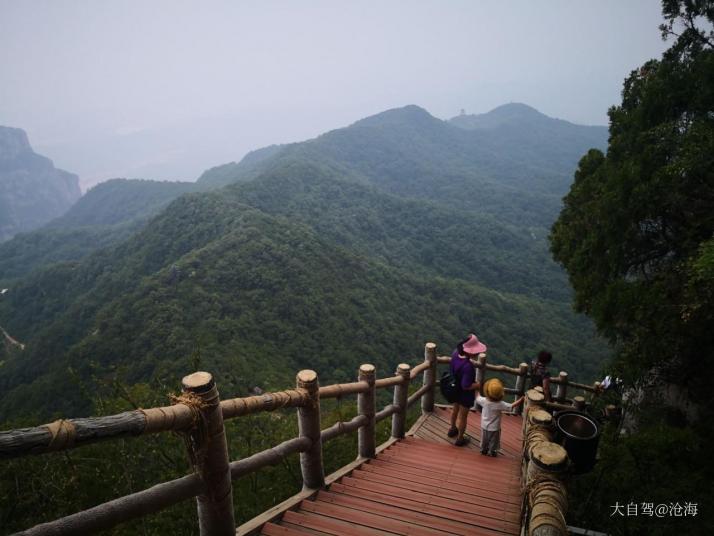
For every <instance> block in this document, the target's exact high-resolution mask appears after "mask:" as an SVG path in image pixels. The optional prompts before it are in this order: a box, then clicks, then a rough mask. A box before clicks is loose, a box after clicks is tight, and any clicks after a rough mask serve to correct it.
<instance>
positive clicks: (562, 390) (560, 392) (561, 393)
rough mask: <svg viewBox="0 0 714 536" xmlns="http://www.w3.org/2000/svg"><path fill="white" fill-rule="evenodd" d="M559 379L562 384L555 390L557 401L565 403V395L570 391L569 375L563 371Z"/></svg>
mask: <svg viewBox="0 0 714 536" xmlns="http://www.w3.org/2000/svg"><path fill="white" fill-rule="evenodd" d="M559 379H560V383H559V384H558V388H557V389H556V390H555V399H556V400H557V401H558V402H564V401H565V395H566V393H567V391H568V373H567V372H565V371H564V370H561V371H560V375H559Z"/></svg>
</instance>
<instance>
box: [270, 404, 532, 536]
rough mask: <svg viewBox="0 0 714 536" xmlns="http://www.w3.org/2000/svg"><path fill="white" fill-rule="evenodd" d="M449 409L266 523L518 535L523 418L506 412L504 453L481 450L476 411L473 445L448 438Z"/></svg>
mask: <svg viewBox="0 0 714 536" xmlns="http://www.w3.org/2000/svg"><path fill="white" fill-rule="evenodd" d="M450 415H451V409H450V408H444V407H437V408H435V410H434V413H433V414H431V415H429V416H428V417H427V418H426V419H423V420H422V421H421V422H420V423H418V425H416V426H415V427H414V428H413V429H412V430H411V431H410V435H408V436H407V437H406V438H405V439H403V440H401V441H398V442H396V443H394V444H393V445H391V446H390V447H389V448H387V449H385V450H383V451H382V452H381V453H379V454H378V455H377V457H376V458H375V459H373V460H368V461H366V462H365V463H363V464H362V465H360V466H359V467H357V468H356V469H354V470H353V471H352V472H351V473H350V474H349V475H346V476H343V477H342V478H341V479H339V480H338V481H336V482H334V483H333V484H331V485H330V486H329V487H328V489H325V490H321V491H319V492H318V493H317V495H315V496H314V497H313V498H312V499H310V500H304V501H302V502H301V503H300V504H299V505H298V508H297V509H296V510H294V511H293V510H290V511H287V512H285V513H284V514H283V516H282V518H281V519H279V520H276V521H274V522H272V523H266V524H265V525H263V528H262V532H261V534H265V535H268V536H272V535H286V536H290V535H295V536H298V535H304V534H318V535H328V534H329V535H333V536H351V535H374V534H381V535H394V534H401V535H415V536H416V535H432V534H461V535H475V536H479V535H490V536H504V535H507V534H511V535H518V534H520V529H521V504H522V500H523V494H522V491H521V483H520V474H521V473H520V471H521V465H520V464H521V440H522V432H521V422H522V421H521V418H520V417H516V416H506V415H504V416H503V419H502V432H501V455H499V456H498V457H496V458H492V457H490V456H482V455H481V454H480V453H479V452H478V450H479V438H480V436H481V430H480V421H481V414H480V413H477V412H473V411H472V412H471V413H470V414H469V419H468V427H467V434H469V435H470V436H471V442H470V443H469V444H468V445H467V446H465V447H455V446H454V445H453V439H450V438H448V437H447V436H446V431H447V430H448V427H449V417H450Z"/></svg>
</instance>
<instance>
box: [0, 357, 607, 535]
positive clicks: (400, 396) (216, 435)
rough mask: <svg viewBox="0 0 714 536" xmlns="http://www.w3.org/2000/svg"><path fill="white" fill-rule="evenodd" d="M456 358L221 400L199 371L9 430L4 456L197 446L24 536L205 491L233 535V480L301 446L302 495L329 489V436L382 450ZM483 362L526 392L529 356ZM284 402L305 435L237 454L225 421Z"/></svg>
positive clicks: (212, 517)
mask: <svg viewBox="0 0 714 536" xmlns="http://www.w3.org/2000/svg"><path fill="white" fill-rule="evenodd" d="M450 360H451V358H450V357H448V356H440V357H437V355H436V345H435V344H433V343H427V344H426V345H425V349H424V361H423V362H422V363H420V364H418V365H416V366H415V367H413V368H412V367H410V365H408V364H405V363H402V364H400V365H399V366H398V367H397V370H396V372H395V375H394V376H391V377H387V378H381V379H377V378H376V370H375V367H374V366H373V365H370V364H365V365H362V366H360V367H359V373H358V381H356V382H352V383H343V384H335V385H328V386H322V387H321V386H320V385H319V381H318V377H317V374H316V373H315V372H314V371H312V370H302V371H300V372H299V373H298V374H297V378H296V386H295V389H289V390H285V391H280V392H276V393H265V394H262V395H259V396H249V397H242V398H233V399H229V400H220V399H219V396H218V390H217V386H216V384H215V381H214V379H213V377H212V376H211V374H209V373H207V372H196V373H194V374H191V375H189V376H186V377H185V378H183V381H182V386H183V389H182V394H181V396H179V397H176V398H175V400H174V402H175V403H174V404H173V405H171V406H165V407H159V408H150V409H139V410H135V411H128V412H124V413H120V414H117V415H111V416H106V417H92V418H83V419H66V420H65V419H61V420H58V421H55V422H53V423H50V424H46V425H43V426H38V427H35V428H23V429H18V430H10V431H5V432H0V459H3V458H4V459H7V458H13V457H19V456H26V455H30V454H41V453H45V452H52V451H61V450H67V449H72V448H76V447H80V446H82V445H86V444H90V443H95V442H98V441H106V440H113V439H117V438H124V437H129V436H139V435H144V434H153V433H159V432H167V431H174V432H181V433H182V434H185V436H186V437H187V445H188V454H189V457H190V459H191V462H192V465H193V469H194V472H193V473H192V474H190V475H187V476H184V477H181V478H177V479H175V480H171V481H169V482H163V483H161V484H157V485H155V486H153V487H151V488H149V489H146V490H143V491H140V492H137V493H133V494H131V495H127V496H124V497H120V498H118V499H114V500H112V501H109V502H106V503H104V504H100V505H98V506H95V507H93V508H90V509H88V510H83V511H81V512H77V513H75V514H72V515H69V516H67V517H63V518H61V519H57V520H55V521H51V522H48V523H43V524H40V525H37V526H35V527H33V528H31V529H28V530H26V531H24V532H22V533H20V534H24V535H39V534H53V535H54V534H57V535H59V534H87V533H92V532H97V531H100V530H105V529H108V528H111V527H114V526H116V525H118V524H120V523H122V522H125V521H128V520H131V519H134V518H137V517H141V516H145V515H148V514H151V513H154V512H157V511H159V510H162V509H164V508H167V507H169V506H171V505H173V504H176V503H178V502H181V501H184V500H186V499H190V498H192V497H196V501H197V510H198V520H199V527H200V531H201V534H202V535H208V534H210V535H223V534H226V535H228V534H231V535H233V534H235V533H236V527H235V519H234V514H233V495H232V485H231V481H232V480H235V479H238V478H240V477H243V476H245V475H248V474H250V473H253V472H255V471H258V470H259V469H261V468H263V467H266V466H269V465H275V464H278V463H280V462H281V461H282V460H283V459H284V458H285V457H287V456H289V455H291V454H294V453H300V468H301V473H302V480H303V492H302V494H299V495H300V496H304V495H305V493H310V492H312V490H317V489H319V488H321V487H323V486H324V485H325V482H326V480H325V474H324V465H323V460H322V446H323V444H324V443H325V442H327V441H331V440H333V439H335V438H336V437H339V436H342V435H345V434H349V433H352V432H354V431H357V434H358V458H357V461H361V460H364V459H367V458H372V457H374V456H375V453H376V452H378V451H379V450H381V449H382V448H385V447H386V446H387V443H391V442H394V441H396V440H397V439H399V438H402V437H404V434H405V427H406V414H407V409H408V408H410V407H411V406H413V405H414V404H415V403H416V402H417V401H419V400H421V410H422V413H423V414H428V413H431V412H432V411H433V409H434V396H435V388H434V387H435V385H436V378H437V373H436V368H437V365H438V364H439V363H449V362H450ZM474 364H475V365H476V367H477V379H478V380H479V381H481V382H483V380H484V379H485V375H486V372H487V371H489V370H490V371H494V372H501V373H506V374H512V375H516V376H517V379H516V384H515V387H514V388H513V389H510V388H509V389H507V390H506V391H507V392H509V393H513V394H518V395H521V394H523V392H524V391H525V385H526V379H527V377H528V365H527V364H525V363H521V364H520V366H519V367H518V368H511V367H507V366H505V365H491V364H488V363H486V356H485V355H484V354H481V355H480V356H479V357H478V359H477V360H475V361H474ZM420 374H422V375H423V377H422V385H421V387H419V388H418V389H417V390H416V391H415V392H414V393H413V394H412V395H411V396H409V395H408V391H409V387H410V385H411V382H412V381H413V380H414V379H415V378H416V377H417V376H418V375H420ZM552 381H553V382H554V383H556V384H557V385H558V389H557V393H556V400H558V401H559V402H561V403H564V402H566V398H565V395H566V388H567V387H568V386H569V385H570V386H572V387H577V388H579V389H583V390H586V391H592V392H597V385H594V386H592V387H590V386H587V385H582V384H575V383H568V379H567V374H566V373H563V372H561V373H560V376H559V377H558V378H553V380H552ZM389 387H392V388H393V390H394V393H393V399H392V403H391V404H389V405H387V406H386V407H384V408H383V409H382V410H380V411H377V410H376V407H375V404H376V390H377V389H385V388H389ZM350 394H356V395H357V409H358V414H357V416H356V417H354V418H353V419H352V420H350V421H347V422H337V423H335V424H334V425H332V426H330V427H329V428H326V429H324V430H321V429H320V400H322V399H329V398H339V397H342V396H345V395H350ZM576 398H578V397H576ZM580 398H582V397H580ZM280 408H297V413H298V437H296V438H293V439H289V440H287V441H284V442H282V443H280V444H279V445H276V446H274V447H272V448H269V449H267V450H264V451H261V452H258V453H256V454H253V455H251V456H249V457H247V458H243V459H241V460H238V461H233V462H231V461H230V460H229V456H228V448H227V441H226V432H225V426H224V421H225V420H227V419H232V418H236V417H240V416H243V415H250V414H254V413H259V412H263V411H273V410H276V409H280ZM389 417H391V419H392V423H391V424H392V426H391V439H390V440H389V441H388V442H387V443H385V444H383V445H381V446H380V447H376V433H375V430H376V423H378V422H380V421H382V420H384V419H387V418H389ZM350 465H352V464H350ZM348 467H349V466H348ZM296 497H297V496H296ZM276 515H277V514H276ZM266 520H267V519H266ZM246 530H247V529H246ZM239 532H240V531H239Z"/></svg>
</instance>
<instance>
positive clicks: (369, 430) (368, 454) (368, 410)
mask: <svg viewBox="0 0 714 536" xmlns="http://www.w3.org/2000/svg"><path fill="white" fill-rule="evenodd" d="M358 379H359V381H361V382H367V383H368V384H369V387H370V388H369V390H368V391H365V392H364V393H358V394H357V413H359V414H360V415H364V416H365V417H367V424H365V425H364V426H362V427H361V428H360V429H359V430H358V432H357V447H358V450H359V455H360V457H362V458H374V455H375V449H376V443H377V438H376V435H375V432H376V429H375V418H374V416H375V413H376V409H375V404H376V396H375V395H376V392H377V390H376V388H375V385H374V381H375V369H374V365H361V366H360V368H359V376H358Z"/></svg>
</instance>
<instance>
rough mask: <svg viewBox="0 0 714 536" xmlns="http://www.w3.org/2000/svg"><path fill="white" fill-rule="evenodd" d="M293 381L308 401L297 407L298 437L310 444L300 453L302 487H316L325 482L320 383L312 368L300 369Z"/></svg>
mask: <svg viewBox="0 0 714 536" xmlns="http://www.w3.org/2000/svg"><path fill="white" fill-rule="evenodd" d="M295 383H296V385H297V388H298V389H305V390H306V391H307V392H308V395H309V396H310V402H309V403H308V404H306V405H304V406H301V407H300V408H298V432H299V437H306V438H308V439H309V440H310V441H312V444H311V446H310V449H309V450H308V451H307V452H301V453H300V471H301V472H302V488H303V490H305V489H318V488H321V487H322V486H323V485H324V484H325V468H324V465H323V463H322V439H321V438H320V437H321V436H320V385H319V383H318V380H317V373H316V372H315V371H314V370H301V371H300V372H298V373H297V377H296V378H295Z"/></svg>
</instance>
